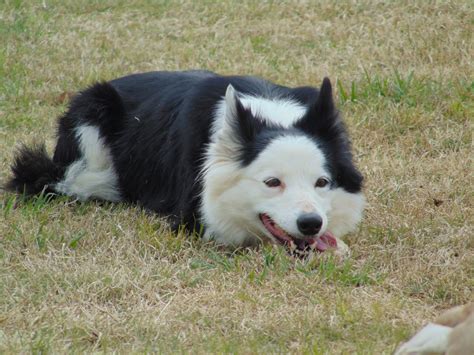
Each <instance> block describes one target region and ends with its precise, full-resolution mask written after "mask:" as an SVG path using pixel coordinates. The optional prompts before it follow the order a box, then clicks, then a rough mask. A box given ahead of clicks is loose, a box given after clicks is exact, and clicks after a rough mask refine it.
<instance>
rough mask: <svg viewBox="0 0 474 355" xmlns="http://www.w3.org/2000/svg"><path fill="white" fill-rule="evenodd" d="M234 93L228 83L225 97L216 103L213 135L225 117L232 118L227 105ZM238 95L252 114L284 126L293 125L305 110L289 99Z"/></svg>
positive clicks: (222, 123) (222, 124)
mask: <svg viewBox="0 0 474 355" xmlns="http://www.w3.org/2000/svg"><path fill="white" fill-rule="evenodd" d="M235 95H236V93H235V89H234V88H233V87H232V85H229V86H228V87H227V91H226V95H225V97H224V98H223V99H222V100H221V101H220V102H219V104H218V105H217V110H216V116H215V117H216V118H215V120H214V123H213V127H212V128H213V129H212V131H213V133H214V135H215V134H216V133H217V132H218V131H219V130H220V129H222V127H223V126H224V120H225V118H226V117H227V118H230V119H233V115H232V114H231V112H229V106H230V107H232V105H233V104H232V102H233V101H232V100H234V98H233V97H234V96H235ZM238 97H239V100H240V102H241V103H242V105H243V106H244V107H245V108H247V109H250V111H251V112H252V114H254V115H257V116H258V117H261V118H263V119H265V120H266V121H267V122H272V123H276V124H279V125H280V126H282V127H284V128H288V127H290V126H291V125H293V124H294V123H295V122H296V121H298V120H299V119H300V118H302V117H303V116H304V115H305V113H306V111H307V108H306V107H305V106H304V105H301V104H300V103H298V102H296V101H294V100H291V99H284V98H278V99H274V100H270V99H266V98H263V97H255V96H250V95H240V96H238ZM234 105H235V104H234ZM214 138H215V136H214Z"/></svg>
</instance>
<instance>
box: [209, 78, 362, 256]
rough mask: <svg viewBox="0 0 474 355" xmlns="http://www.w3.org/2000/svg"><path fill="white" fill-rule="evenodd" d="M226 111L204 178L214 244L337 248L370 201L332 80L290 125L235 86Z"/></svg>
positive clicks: (297, 248)
mask: <svg viewBox="0 0 474 355" xmlns="http://www.w3.org/2000/svg"><path fill="white" fill-rule="evenodd" d="M286 105H288V102H287V103H286ZM224 110H225V112H223V114H224V115H225V119H224V120H223V122H222V124H221V125H220V127H218V128H216V132H215V139H214V142H213V143H211V145H210V148H209V151H208V157H207V164H206V168H205V175H204V191H203V206H202V207H203V208H202V212H203V217H204V221H205V224H206V225H207V227H208V229H209V232H210V233H212V234H213V237H214V238H215V239H216V240H217V241H218V242H221V243H224V244H233V245H242V244H249V243H252V242H253V241H256V240H268V241H271V242H273V243H277V244H282V245H285V246H288V247H290V248H291V249H296V250H305V249H317V250H320V251H324V250H325V249H328V248H331V247H336V243H337V242H336V237H339V236H341V235H343V234H344V233H347V232H348V231H350V230H352V229H353V228H354V227H355V226H356V225H357V223H358V222H359V221H360V219H361V217H362V210H363V205H364V197H363V195H362V193H361V185H362V176H361V174H360V173H359V172H358V170H357V169H356V167H355V166H354V164H353V162H352V154H351V147H350V142H349V140H348V137H347V133H346V129H345V127H344V124H343V122H342V120H341V119H340V117H339V115H338V112H337V110H336V108H335V106H334V102H333V98H332V89H331V83H330V81H329V79H325V80H324V81H323V84H322V86H321V89H320V91H319V94H318V95H316V97H315V98H314V101H313V103H312V104H311V105H310V106H309V107H308V108H307V109H305V110H304V112H303V113H302V114H301V117H298V118H297V119H295V120H293V121H292V122H291V124H286V125H283V124H276V123H275V122H279V121H278V120H280V122H281V121H282V119H281V118H278V117H275V119H272V118H268V117H262V115H261V114H260V113H259V111H258V109H255V108H252V107H251V105H250V104H249V103H248V100H247V102H246V101H245V99H244V98H243V97H239V94H238V93H236V92H235V90H234V89H233V88H232V86H229V87H228V88H227V92H226V96H225V108H224ZM273 114H275V115H278V114H279V112H278V111H276V112H274V113H273Z"/></svg>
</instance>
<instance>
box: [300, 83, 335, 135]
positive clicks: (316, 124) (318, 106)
mask: <svg viewBox="0 0 474 355" xmlns="http://www.w3.org/2000/svg"><path fill="white" fill-rule="evenodd" d="M337 120H338V112H337V110H336V107H335V106H334V99H333V96H332V85H331V81H330V80H329V78H327V77H325V78H324V80H323V83H322V84H321V88H320V89H319V93H318V96H317V98H316V100H315V101H314V103H313V104H312V105H311V106H310V107H309V108H308V111H307V112H306V115H305V116H304V117H303V118H302V119H301V120H300V121H299V122H297V123H296V125H295V127H296V128H300V129H302V130H303V131H305V132H307V133H310V134H312V135H324V134H325V133H327V131H329V130H330V129H331V127H333V126H334V125H335V123H336V122H337Z"/></svg>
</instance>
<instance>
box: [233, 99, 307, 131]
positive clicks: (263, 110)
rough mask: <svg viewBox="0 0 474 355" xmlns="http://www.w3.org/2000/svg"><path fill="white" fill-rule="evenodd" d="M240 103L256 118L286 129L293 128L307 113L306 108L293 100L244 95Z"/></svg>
mask: <svg viewBox="0 0 474 355" xmlns="http://www.w3.org/2000/svg"><path fill="white" fill-rule="evenodd" d="M240 101H241V102H242V105H243V106H244V107H245V108H248V109H250V111H251V112H252V114H253V115H254V116H258V117H262V118H263V119H265V120H266V121H267V122H271V123H275V124H278V125H280V126H282V127H284V128H288V127H290V126H292V125H293V124H294V123H295V122H296V121H298V120H299V119H300V118H302V117H303V116H304V115H305V113H306V107H305V106H303V105H301V104H300V103H298V102H296V101H294V100H291V99H282V98H276V99H271V100H270V99H265V98H263V97H254V96H249V95H242V96H241V97H240Z"/></svg>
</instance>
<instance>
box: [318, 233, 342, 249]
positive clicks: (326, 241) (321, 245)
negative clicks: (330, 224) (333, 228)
mask: <svg viewBox="0 0 474 355" xmlns="http://www.w3.org/2000/svg"><path fill="white" fill-rule="evenodd" d="M330 248H337V241H336V238H335V237H334V236H333V235H332V234H331V233H330V232H326V233H324V234H323V235H322V236H320V237H319V238H317V239H316V249H317V250H319V251H325V250H327V249H330Z"/></svg>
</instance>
